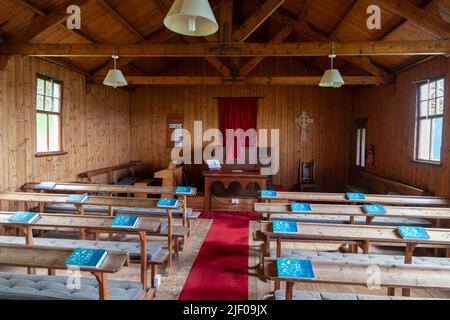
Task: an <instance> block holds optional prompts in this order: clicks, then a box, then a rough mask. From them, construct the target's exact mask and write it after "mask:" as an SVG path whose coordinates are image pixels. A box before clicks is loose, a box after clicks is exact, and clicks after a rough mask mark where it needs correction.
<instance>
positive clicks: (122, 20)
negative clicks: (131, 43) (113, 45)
mask: <svg viewBox="0 0 450 320" xmlns="http://www.w3.org/2000/svg"><path fill="white" fill-rule="evenodd" d="M97 2H98V3H100V4H101V5H102V6H103V7H104V8H105V9H106V10H107V11H108V12H109V13H110V14H111V15H113V16H114V17H115V18H116V20H117V21H119V22H120V24H121V25H122V26H124V27H125V28H126V29H127V30H128V31H129V32H130V33H131V34H132V35H134V36H135V37H136V38H137V39H138V40H139V41H141V42H145V41H146V39H145V37H144V36H143V35H142V34H141V33H140V32H139V31H138V30H137V29H136V28H135V27H134V26H133V25H131V23H130V22H128V21H127V20H126V19H125V18H124V17H123V16H122V15H121V14H120V13H119V12H117V10H116V9H115V8H113V7H112V6H111V5H110V4H109V3H108V2H106V0H97Z"/></svg>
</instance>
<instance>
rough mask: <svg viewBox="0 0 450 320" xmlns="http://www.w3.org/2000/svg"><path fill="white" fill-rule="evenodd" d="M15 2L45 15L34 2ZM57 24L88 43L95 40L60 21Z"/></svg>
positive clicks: (17, 0) (18, 0) (19, 0)
mask: <svg viewBox="0 0 450 320" xmlns="http://www.w3.org/2000/svg"><path fill="white" fill-rule="evenodd" d="M16 2H17V3H19V4H20V5H22V6H24V7H26V8H28V9H29V10H31V11H33V12H34V13H36V14H37V15H39V16H44V17H45V16H47V12H45V11H44V10H42V9H41V8H38V7H36V6H35V5H34V4H32V3H30V2H28V1H27V0H16ZM59 26H60V27H61V28H64V29H65V30H67V31H69V32H71V33H72V34H75V35H76V36H77V37H79V38H80V39H81V40H83V41H86V42H88V43H94V42H95V41H94V39H93V38H92V37H91V36H89V35H88V34H86V33H84V32H82V31H81V30H70V29H68V28H67V27H66V25H65V24H64V23H61V24H60V25H59Z"/></svg>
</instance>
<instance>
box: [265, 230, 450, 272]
mask: <svg viewBox="0 0 450 320" xmlns="http://www.w3.org/2000/svg"><path fill="white" fill-rule="evenodd" d="M297 227H298V232H297V233H275V232H273V228H272V223H271V222H262V223H261V230H260V232H261V234H263V235H264V241H265V246H264V248H265V252H264V254H265V256H267V254H268V253H269V251H270V239H271V238H275V239H276V241H277V257H280V256H281V244H282V241H283V240H284V239H295V241H301V240H305V241H312V240H313V241H321V242H327V241H341V242H342V243H346V242H347V241H354V242H359V243H360V244H361V247H362V249H363V252H364V253H365V254H367V253H369V245H370V243H371V242H381V243H392V244H399V245H405V246H406V250H405V263H407V264H409V263H411V260H412V256H413V253H414V250H415V249H416V248H417V247H420V246H426V247H445V248H448V247H450V230H449V229H426V230H427V232H428V234H429V235H430V239H429V240H419V239H415V240H408V239H403V238H401V237H400V235H399V234H398V233H397V231H396V229H397V228H396V227H375V226H355V225H333V224H314V223H297Z"/></svg>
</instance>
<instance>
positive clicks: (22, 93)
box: [0, 57, 130, 191]
mask: <svg viewBox="0 0 450 320" xmlns="http://www.w3.org/2000/svg"><path fill="white" fill-rule="evenodd" d="M36 73H39V74H42V75H46V76H49V77H54V78H56V79H58V80H62V81H63V82H64V92H63V97H64V101H63V109H62V110H63V111H62V112H63V131H64V151H66V152H67V154H66V155H62V156H55V157H44V158H37V157H35V154H36V142H35V136H36V135H35V130H36V117H35V109H34V108H35V99H36V98H35V92H36V88H35V86H36V85H35V82H36V77H35V74H36ZM129 101H130V99H129V93H127V92H126V91H123V90H113V89H110V88H106V87H104V86H101V85H96V84H86V80H85V76H84V75H81V74H78V73H76V72H72V71H70V70H67V69H65V68H62V67H60V66H57V65H55V64H52V63H49V62H46V61H43V60H41V59H32V58H22V57H12V58H10V59H9V62H8V65H7V67H6V69H5V70H4V71H0V173H1V174H0V190H1V191H14V190H17V188H19V187H20V186H21V185H22V184H24V183H25V182H27V181H39V180H51V181H52V180H60V181H73V180H76V177H77V174H78V173H80V172H83V171H86V170H89V169H94V168H99V167H104V166H110V165H115V164H118V163H122V162H127V161H129V160H130V149H129V142H130V133H129V130H130V108H129Z"/></svg>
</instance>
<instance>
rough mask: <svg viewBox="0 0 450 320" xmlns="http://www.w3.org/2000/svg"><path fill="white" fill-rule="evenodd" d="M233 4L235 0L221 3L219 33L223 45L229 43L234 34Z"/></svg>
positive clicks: (224, 0) (223, 0)
mask: <svg viewBox="0 0 450 320" xmlns="http://www.w3.org/2000/svg"><path fill="white" fill-rule="evenodd" d="M233 2H234V1H233V0H221V1H220V17H219V21H220V28H219V33H220V41H221V42H222V43H225V42H227V41H228V42H229V41H230V40H231V39H230V36H231V35H232V34H233ZM225 26H226V27H225ZM225 32H226V33H225Z"/></svg>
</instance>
